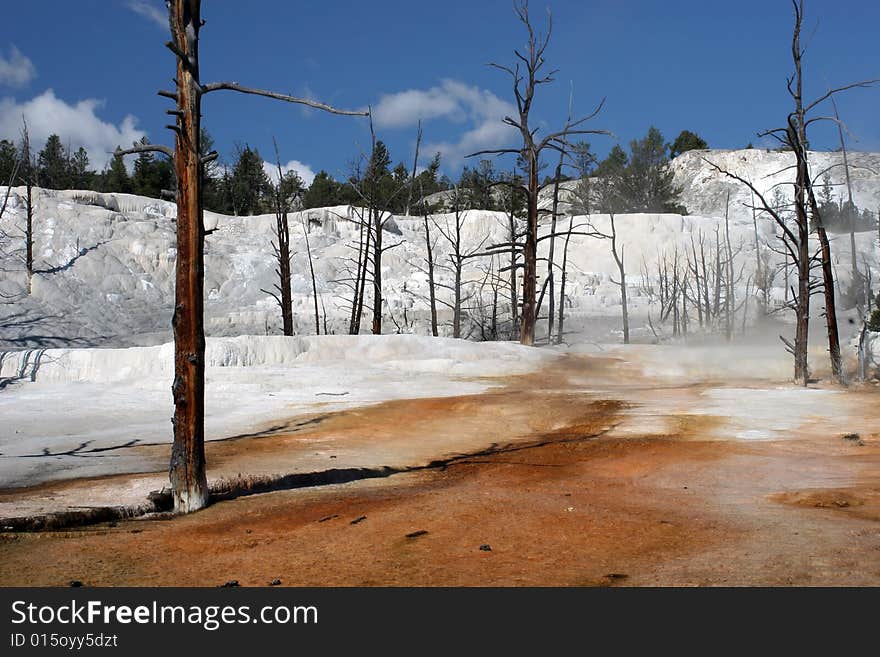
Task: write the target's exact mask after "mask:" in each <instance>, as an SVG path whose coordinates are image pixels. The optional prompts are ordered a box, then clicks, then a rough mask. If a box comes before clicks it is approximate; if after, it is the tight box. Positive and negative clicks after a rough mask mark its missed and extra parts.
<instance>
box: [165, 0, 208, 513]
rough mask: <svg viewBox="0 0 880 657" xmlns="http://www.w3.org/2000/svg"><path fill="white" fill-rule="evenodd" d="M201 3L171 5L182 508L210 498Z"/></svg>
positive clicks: (176, 489)
mask: <svg viewBox="0 0 880 657" xmlns="http://www.w3.org/2000/svg"><path fill="white" fill-rule="evenodd" d="M200 4H201V3H200V2H199V1H198V0H177V1H175V2H172V3H171V5H170V9H171V36H172V38H173V40H172V42H171V43H170V44H169V47H171V49H172V50H173V51H174V52H175V54H177V78H176V79H177V112H176V114H177V124H176V126H175V128H174V132H175V140H174V163H175V170H176V173H177V267H176V273H175V300H174V316H173V319H172V322H171V324H172V326H173V328H174V383H173V384H172V386H171V392H172V394H173V396H174V418H173V420H172V424H173V427H174V444H173V446H172V448H171V467H170V479H171V491H172V495H173V497H174V508H175V509H176V510H177V511H179V512H183V513H188V512H190V511H196V510H198V509H201V508H202V507H204V506H206V505H207V504H208V485H207V479H206V473H205V426H204V425H205V422H204V418H205V331H204V326H203V321H204V271H205V265H204V240H205V233H204V228H203V226H202V194H201V176H200V173H201V171H200V165H201V162H200V155H199V153H200V150H201V149H200V147H199V139H200V135H201V116H202V112H201V84H200V81H199V50H198V48H199V30H200V29H201V26H202V20H201V11H200Z"/></svg>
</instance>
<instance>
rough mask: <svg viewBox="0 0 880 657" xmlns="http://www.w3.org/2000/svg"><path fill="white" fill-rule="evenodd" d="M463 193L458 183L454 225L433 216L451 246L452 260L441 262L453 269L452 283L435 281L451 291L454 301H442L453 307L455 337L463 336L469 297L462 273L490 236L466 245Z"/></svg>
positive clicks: (454, 202) (437, 227)
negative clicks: (466, 304)
mask: <svg viewBox="0 0 880 657" xmlns="http://www.w3.org/2000/svg"><path fill="white" fill-rule="evenodd" d="M462 200H463V199H462V195H461V193H460V191H459V189H458V187H456V188H455V189H454V190H453V193H452V210H453V212H452V225H451V226H450V225H449V222H448V221H446V222H440V221H438V220H437V219H435V220H434V227H435V228H436V229H437V231H438V232H439V233H440V235H441V236H442V237H443V239H444V240H446V242H447V244H448V246H449V253H448V254H447V259H448V260H449V264H446V265H439V266H440V267H443V268H445V269H447V270H449V271H450V273H451V274H452V280H453V282H452V285H447V284H445V283H439V282H438V283H436V285H437V286H438V287H442V288H446V289H447V290H449V291H450V292H452V302H451V303H450V302H448V301H444V300H442V299H440V300H439V301H440V303H442V304H443V305H445V306H447V307H448V308H449V309H450V310H452V337H453V338H460V337H461V319H462V317H461V314H462V304H463V302H465V301H467V300H468V298H469V295H466V294H465V295H463V294H462V284H463V278H462V276H463V273H464V267H465V264H466V263H467V261H468V260H471V259H473V258H478V257H481V256H483V255H485V254H484V253H483V252H482V249H483V246H484V245H485V244H486V242H487V241H488V239H489V236H488V235H486V236H485V237H484V238H483V239H482V241H480V242H479V243H478V244H476V245H473V246H471V247H470V248H469V249H465V245H464V242H463V239H462V238H463V235H462V229H463V228H464V224H465V222H466V221H467V217H468V211H467V210H465V209H463V208H462Z"/></svg>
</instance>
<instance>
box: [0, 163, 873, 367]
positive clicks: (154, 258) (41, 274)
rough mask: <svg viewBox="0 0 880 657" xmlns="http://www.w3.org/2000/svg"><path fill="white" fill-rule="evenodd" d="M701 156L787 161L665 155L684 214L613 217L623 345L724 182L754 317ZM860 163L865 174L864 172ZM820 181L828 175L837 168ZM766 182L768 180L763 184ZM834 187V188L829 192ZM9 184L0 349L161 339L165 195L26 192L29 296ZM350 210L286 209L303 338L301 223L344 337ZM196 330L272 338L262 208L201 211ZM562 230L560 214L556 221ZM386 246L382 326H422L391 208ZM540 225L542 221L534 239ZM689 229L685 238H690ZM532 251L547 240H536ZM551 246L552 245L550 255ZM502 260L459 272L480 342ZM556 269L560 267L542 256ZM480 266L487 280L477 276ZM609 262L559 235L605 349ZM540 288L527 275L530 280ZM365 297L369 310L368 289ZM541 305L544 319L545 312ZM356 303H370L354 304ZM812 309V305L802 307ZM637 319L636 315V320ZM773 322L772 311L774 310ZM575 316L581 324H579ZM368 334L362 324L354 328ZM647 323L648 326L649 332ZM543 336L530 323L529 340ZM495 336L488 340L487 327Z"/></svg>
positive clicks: (776, 298)
mask: <svg viewBox="0 0 880 657" xmlns="http://www.w3.org/2000/svg"><path fill="white" fill-rule="evenodd" d="M836 157H837V155H836V154H833V153H824V154H816V156H815V161H816V162H817V165H816V166H819V165H822V166H831V165H832V164H834V159H835V158H836ZM703 158H707V159H712V160H713V161H716V162H718V163H719V165H721V166H724V167H729V168H732V169H735V170H736V171H737V172H738V173H741V174H744V175H750V176H751V177H752V179H754V180H756V181H760V183H757V182H756V184H760V185H763V186H764V187H766V188H768V189H769V187H770V186H771V185H773V184H775V183H776V182H780V181H781V179H782V178H784V177H785V176H786V175H789V174H788V173H782V174H778V175H777V176H775V177H774V176H770V174H772V173H774V172H775V171H778V170H781V169H782V168H784V167H785V166H786V163H787V162H788V159H787V158H788V156H787V155H786V154H784V153H777V152H767V151H762V150H747V151H709V152H705V151H703V152H689V153H685V154H684V155H682V156H680V157H679V158H677V159H676V160H675V161H674V162H673V168H674V170H675V175H676V181H677V184H679V185H681V186H682V187H683V189H684V202H685V205H686V206H687V207H688V208H689V209H690V210H691V212H694V213H695V214H694V216H687V217H682V216H679V215H621V216H619V217H618V219H617V228H618V233H619V241H620V244H621V245H623V247H624V248H625V253H626V273H627V277H628V280H627V283H628V296H629V306H630V314H631V316H632V319H633V333H634V339H636V340H646V339H653V333H654V332H655V331H658V332H660V333H662V332H663V331H664V328H663V327H662V326H660V325H659V323H658V321H657V319H658V317H657V315H658V312H659V304H658V295H659V277H660V265H661V264H662V263H667V266H672V265H673V264H674V263H673V260H674V258H675V254H676V252H677V253H678V257H679V266H680V267H681V268H682V269H683V268H684V267H685V265H686V263H685V256H684V254H685V253H688V252H692V249H693V244H697V245H698V244H699V242H700V239H701V238H702V239H703V240H704V242H705V244H706V248H707V251H708V254H709V257H710V259H711V257H712V253H714V249H715V239H716V230H717V231H718V235H719V237H720V239H722V241H723V235H724V233H723V230H724V227H723V220H722V219H720V217H722V216H723V214H724V201H725V197H726V193H727V190H728V189H729V190H730V191H731V225H730V233H731V243H732V247H733V249H734V250H735V251H736V267H737V271H738V272H741V273H739V274H738V280H737V284H736V296H737V298H738V299H740V300H742V299H744V298H746V297H749V299H750V303H747V304H745V307H744V309H741V314H742V316H741V317H739V318H738V319H737V320H736V321H737V323H738V324H739V323H742V325H746V324H748V323H751V322H753V321H754V320H755V316H756V304H755V303H751V301H753V300H754V298H755V287H754V274H755V271H756V269H757V266H758V265H757V257H756V252H755V234H754V226H753V222H752V215H751V211H749V210H748V209H747V208H745V206H744V205H743V203H747V202H749V200H750V197H749V195H748V193H747V192H746V191H745V190H743V189H741V188H739V187H737V186H736V184H735V183H734V181H730V180H727V179H724V178H723V177H722V176H721V175H720V174H718V173H717V172H714V171H712V170H711V168H710V167H708V165H706V163H705V162H704V161H703ZM853 162H854V163H855V164H857V165H858V166H859V167H860V168H859V169H856V171H855V172H854V173H853V180H854V188H855V198H856V203H857V204H858V205H860V206H866V207H877V206H878V205H880V177H878V175H877V174H876V173H875V171H877V170H880V155H877V154H854V155H853ZM869 168H870V169H872V170H869ZM834 171H836V173H835V174H834V176H835V181H839V180H841V178H840V176H841V173H840V168H839V167H838V168H837V169H835V170H834ZM768 176H769V177H768ZM838 189H839V188H838ZM22 195H23V189H13V191H12V195H11V197H10V203H9V207H8V208H7V212H6V214H5V215H4V217H3V218H2V220H0V230H2V231H3V232H4V233H6V234H7V235H8V236H9V237H8V238H7V240H6V242H5V245H4V250H3V254H2V255H0V266H2V267H3V269H4V271H5V274H4V278H3V280H2V282H0V293H3V294H4V295H5V296H6V298H5V299H4V303H3V304H2V305H0V347H2V348H7V349H8V348H12V349H16V348H23V347H34V346H41V347H53V346H56V347H57V346H62V347H63V346H117V347H118V346H131V345H144V346H148V345H155V344H161V343H163V342H167V341H168V340H169V339H170V335H171V333H170V318H171V312H172V306H173V298H174V289H173V288H174V260H175V246H174V245H175V235H174V231H175V223H174V218H175V214H176V207H175V205H174V204H173V203H170V202H167V201H159V200H154V199H148V198H143V197H138V196H132V195H126V194H99V193H94V192H76V191H58V192H56V191H51V190H36V195H35V202H36V207H35V230H36V238H35V254H36V255H35V258H36V268H37V270H38V271H37V273H36V274H35V276H34V279H33V284H32V293H31V294H30V295H27V294H25V293H24V291H25V289H26V277H25V274H24V272H23V267H22V259H21V254H22V251H23V240H22V238H21V234H22V232H21V227H22V222H23V218H24V204H23V200H22ZM355 218H356V214H355V212H354V210H353V209H352V208H350V207H347V206H341V207H337V208H325V209H320V210H308V211H304V212H302V213H293V214H292V215H291V242H292V250H293V252H294V254H295V255H294V256H293V297H294V316H295V326H296V332H297V333H298V334H310V333H314V310H313V308H314V302H313V299H312V293H311V280H310V277H309V268H308V259H307V254H306V244H305V232H304V231H305V230H308V233H309V243H310V247H311V249H312V255H313V259H314V264H315V273H316V279H317V286H318V291H319V296H320V299H319V308H320V309H321V315H322V319H321V325H322V332H323V330H324V329H323V325H324V319H323V316H324V314H325V313H326V326H327V329H328V331H329V332H331V333H346V332H347V329H348V310H347V305H348V304H349V303H350V301H349V300H350V298H351V290H350V284H349V283H348V279H350V278H351V273H350V272H351V268H352V263H351V258H352V256H353V254H354V252H355V249H356V244H357V234H358V230H357V224H356V223H355ZM452 220H453V217H452V216H451V215H438V216H437V221H438V222H439V223H440V225H442V226H445V227H447V232H449V230H448V229H449V227H450V226H451V222H452ZM590 221H592V223H593V225H594V227H595V228H596V229H598V230H599V231H600V232H603V233H607V232H609V224H608V218H607V217H605V216H601V215H596V216H594V217H592V218H591V219H590ZM205 222H206V228H207V229H209V230H210V231H211V232H210V234H209V235H208V236H207V238H206V256H205V262H206V280H205V291H206V306H205V308H206V324H205V326H206V331H207V334H208V335H211V336H235V335H241V334H258V335H263V334H278V333H280V317H279V311H278V307H277V304H276V302H275V300H274V299H273V298H272V297H271V296H270V295H269V294H268V293H267V292H265V291H264V290H272V289H273V286H274V284H275V274H274V269H275V262H274V259H273V256H272V246H271V243H272V241H273V239H274V235H273V230H274V224H275V218H274V216H273V215H263V216H254V217H230V216H225V215H219V214H214V213H210V212H209V213H206V218H205ZM586 222H587V219H586V218H578V219H576V220H575V228H576V231H577V230H581V231H583V230H584V226H585V224H586ZM563 224H564V226H565V227H567V225H568V224H567V221H564V222H563ZM757 228H758V233H759V238H760V241H762V242H768V243H771V244H776V242H777V240H775V239H774V237H773V236H774V234H775V233H774V226H773V225H772V223H771V221H770V220H769V219H768V218H766V217H762V216H759V217H758V221H757ZM387 229H388V230H387V234H386V239H385V242H386V245H392V244H397V243H399V244H398V245H397V246H395V247H394V248H391V249H390V250H388V251H387V252H386V253H385V256H384V259H383V281H384V284H383V291H384V296H385V305H384V327H383V331H384V332H387V333H395V332H402V333H410V332H412V333H421V334H425V333H427V332H428V331H429V328H428V318H429V312H428V303H427V297H428V289H427V275H426V273H425V272H424V268H425V263H424V258H425V234H424V233H425V228H424V221H423V219H422V218H417V217H395V218H394V220H393V221H390V222H389V224H388V227H387ZM547 230H548V226H546V225H544V226H542V231H544V233H545V234H546V231H547ZM506 231H507V217H506V216H505V215H503V214H502V213H494V212H483V211H469V212H468V213H467V215H466V218H465V224H464V230H463V241H464V244H465V247H466V249H465V250H468V251H470V250H476V249H477V248H478V247H480V245H481V244H482V248H485V246H487V245H490V244H493V243H502V242H504V241H505V240H506V236H505V235H506ZM831 237H832V240H833V241H834V259H835V265H836V269H837V276H838V282H839V285H840V288H839V289H840V290H845V289H846V286H847V285H848V281H849V272H850V261H851V255H850V252H849V240H848V236H844V237H839V236H836V235H834V234H832V235H831ZM438 238H439V234H438V230H437V229H436V227H434V226H432V239H434V240H435V241H436V246H435V249H436V252H435V261H436V262H438V263H439V264H440V265H444V264H446V263H448V262H449V260H448V257H447V256H448V253H449V247H448V245H447V244H445V242H444V240H443V239H442V238H441V239H438ZM692 238H693V243H692ZM876 241H877V240H876V233H875V232H873V231H867V232H864V233H859V234H858V235H857V240H856V243H857V257H858V258H859V260H860V261H866V262H869V263H871V266H872V268H873V269H874V270H875V273H874V280H875V281H876V280H878V278H880V275H878V274H877V272H876V265H875V264H874V263H876V262H877V261H878V257H877V255H878V254H877V244H876ZM541 244H542V250H543V253H546V247H547V245H548V241H546V240H545V241H543V242H542V243H541ZM561 249H562V246H561V244H560V243H559V242H557V258H560V257H561ZM761 250H762V252H764V254H765V257H766V258H768V260H767V262H768V266H771V265H772V266H774V267H779V269H780V273H779V275H778V276H777V277H776V279H775V280H774V281H773V283H772V289H771V290H770V297H771V300H772V301H773V303H775V304H778V303H781V302H782V300H783V299H784V297H785V289H786V284H785V281H784V276H783V273H782V271H781V269H782V259H781V256H780V255H779V254H777V253H773V252H770V251H769V250H768V249H766V248H765V247H761ZM508 262H509V260H508V258H507V256H506V255H503V256H502V257H500V258H494V259H489V258H474V259H471V260H469V261H468V266H467V267H466V269H465V272H464V276H463V278H464V281H465V296H466V297H468V300H467V301H466V304H465V306H466V308H465V310H466V315H467V319H466V321H465V327H464V334H465V336H469V337H471V338H476V339H479V338H480V337H481V336H482V333H483V331H482V330H481V328H482V329H483V330H484V329H485V327H486V323H487V322H488V321H489V319H488V318H489V315H490V313H491V306H492V304H493V297H494V291H493V289H492V285H491V284H490V283H489V281H491V280H492V276H499V274H498V272H499V271H500V272H501V273H500V277H501V282H500V283H499V284H498V285H496V287H499V289H498V298H497V314H498V326H499V330H501V331H502V333H503V331H505V330H508V331H509V329H510V325H509V321H508V318H509V315H510V308H509V302H506V301H505V300H507V299H509V296H510V295H509V290H508V289H507V288H506V287H505V285H506V282H507V281H508V279H509V273H507V272H505V271H504V270H503V268H504V267H505V266H506V265H507V264H508ZM557 262H559V260H557ZM490 268H491V276H487V269H490ZM437 276H438V279H439V282H440V283H441V284H443V285H451V283H452V280H453V277H452V272H451V270H449V269H448V268H446V269H443V268H441V269H438V272H437ZM616 280H617V269H616V266H615V263H614V260H613V259H612V256H611V250H610V241H609V240H601V239H596V238H594V237H588V236H585V235H577V234H576V235H574V236H572V239H571V244H570V249H569V269H568V282H567V290H566V297H567V299H566V305H567V310H566V312H567V317H568V318H570V319H571V324H570V326H571V327H573V328H577V329H578V330H582V329H588V330H587V334H586V338H588V339H591V340H596V341H611V342H616V341H619V339H620V333H619V331H620V323H619V317H620V301H619V289H618V287H617V285H616V284H615V283H614V281H616ZM539 284H540V283H539ZM370 290H371V287H370V286H368V295H367V301H366V304H367V306H369V303H370V301H369V296H370V295H369V291H370ZM438 296H439V298H440V300H441V304H440V307H439V309H440V315H441V317H440V319H441V323H442V324H443V326H441V335H451V328H450V326H449V322H450V319H451V311H450V309H449V308H448V307H447V306H446V305H444V303H443V302H446V303H451V301H452V295H451V292H450V291H449V290H448V289H445V288H443V289H440V290H439V291H438ZM546 302H547V300H545V305H544V312H546ZM368 312H369V311H368ZM813 314H814V316H818V314H819V311H816V312H814V313H813ZM649 317H650V319H651V322H650V323H649ZM778 317H779V318H780V319H783V320H784V319H785V317H784V316H783V315H779V316H778ZM588 320H589V321H588ZM363 327H364V328H363V330H364V331H366V330H368V327H369V318H366V319H365V320H364V322H363ZM652 327H653V328H652ZM542 332H545V330H543V329H541V327H539V336H540V334H541V333H542ZM502 337H503V335H502Z"/></svg>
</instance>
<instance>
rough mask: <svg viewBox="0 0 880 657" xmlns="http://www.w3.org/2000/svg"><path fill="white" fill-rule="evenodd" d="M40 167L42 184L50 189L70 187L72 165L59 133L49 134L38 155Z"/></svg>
mask: <svg viewBox="0 0 880 657" xmlns="http://www.w3.org/2000/svg"><path fill="white" fill-rule="evenodd" d="M37 166H38V167H39V169H40V184H41V185H42V186H43V187H47V188H49V189H68V188H69V187H70V166H69V163H68V159H67V152H66V151H65V148H64V145H63V144H62V143H61V138H60V137H59V136H58V135H55V134H53V135H49V139H47V140H46V146H45V147H44V148H43V150H41V151H40V153H39V155H37Z"/></svg>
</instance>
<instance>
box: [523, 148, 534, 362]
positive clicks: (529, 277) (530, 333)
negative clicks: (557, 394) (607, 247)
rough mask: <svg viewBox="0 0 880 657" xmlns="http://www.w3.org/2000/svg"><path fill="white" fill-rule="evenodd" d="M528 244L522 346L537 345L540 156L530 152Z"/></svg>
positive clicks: (525, 263)
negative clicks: (536, 304)
mask: <svg viewBox="0 0 880 657" xmlns="http://www.w3.org/2000/svg"><path fill="white" fill-rule="evenodd" d="M527 203H528V213H527V214H528V219H527V221H528V224H527V228H526V243H525V248H524V249H523V262H524V265H525V266H524V269H523V290H522V295H523V296H522V298H523V307H522V323H521V325H520V335H519V341H520V344H524V345H526V346H532V345H534V344H535V295H536V292H537V274H538V270H537V263H538V241H537V238H538V154H537V153H536V152H534V149H531V150H530V151H529V195H528V201H527Z"/></svg>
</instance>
